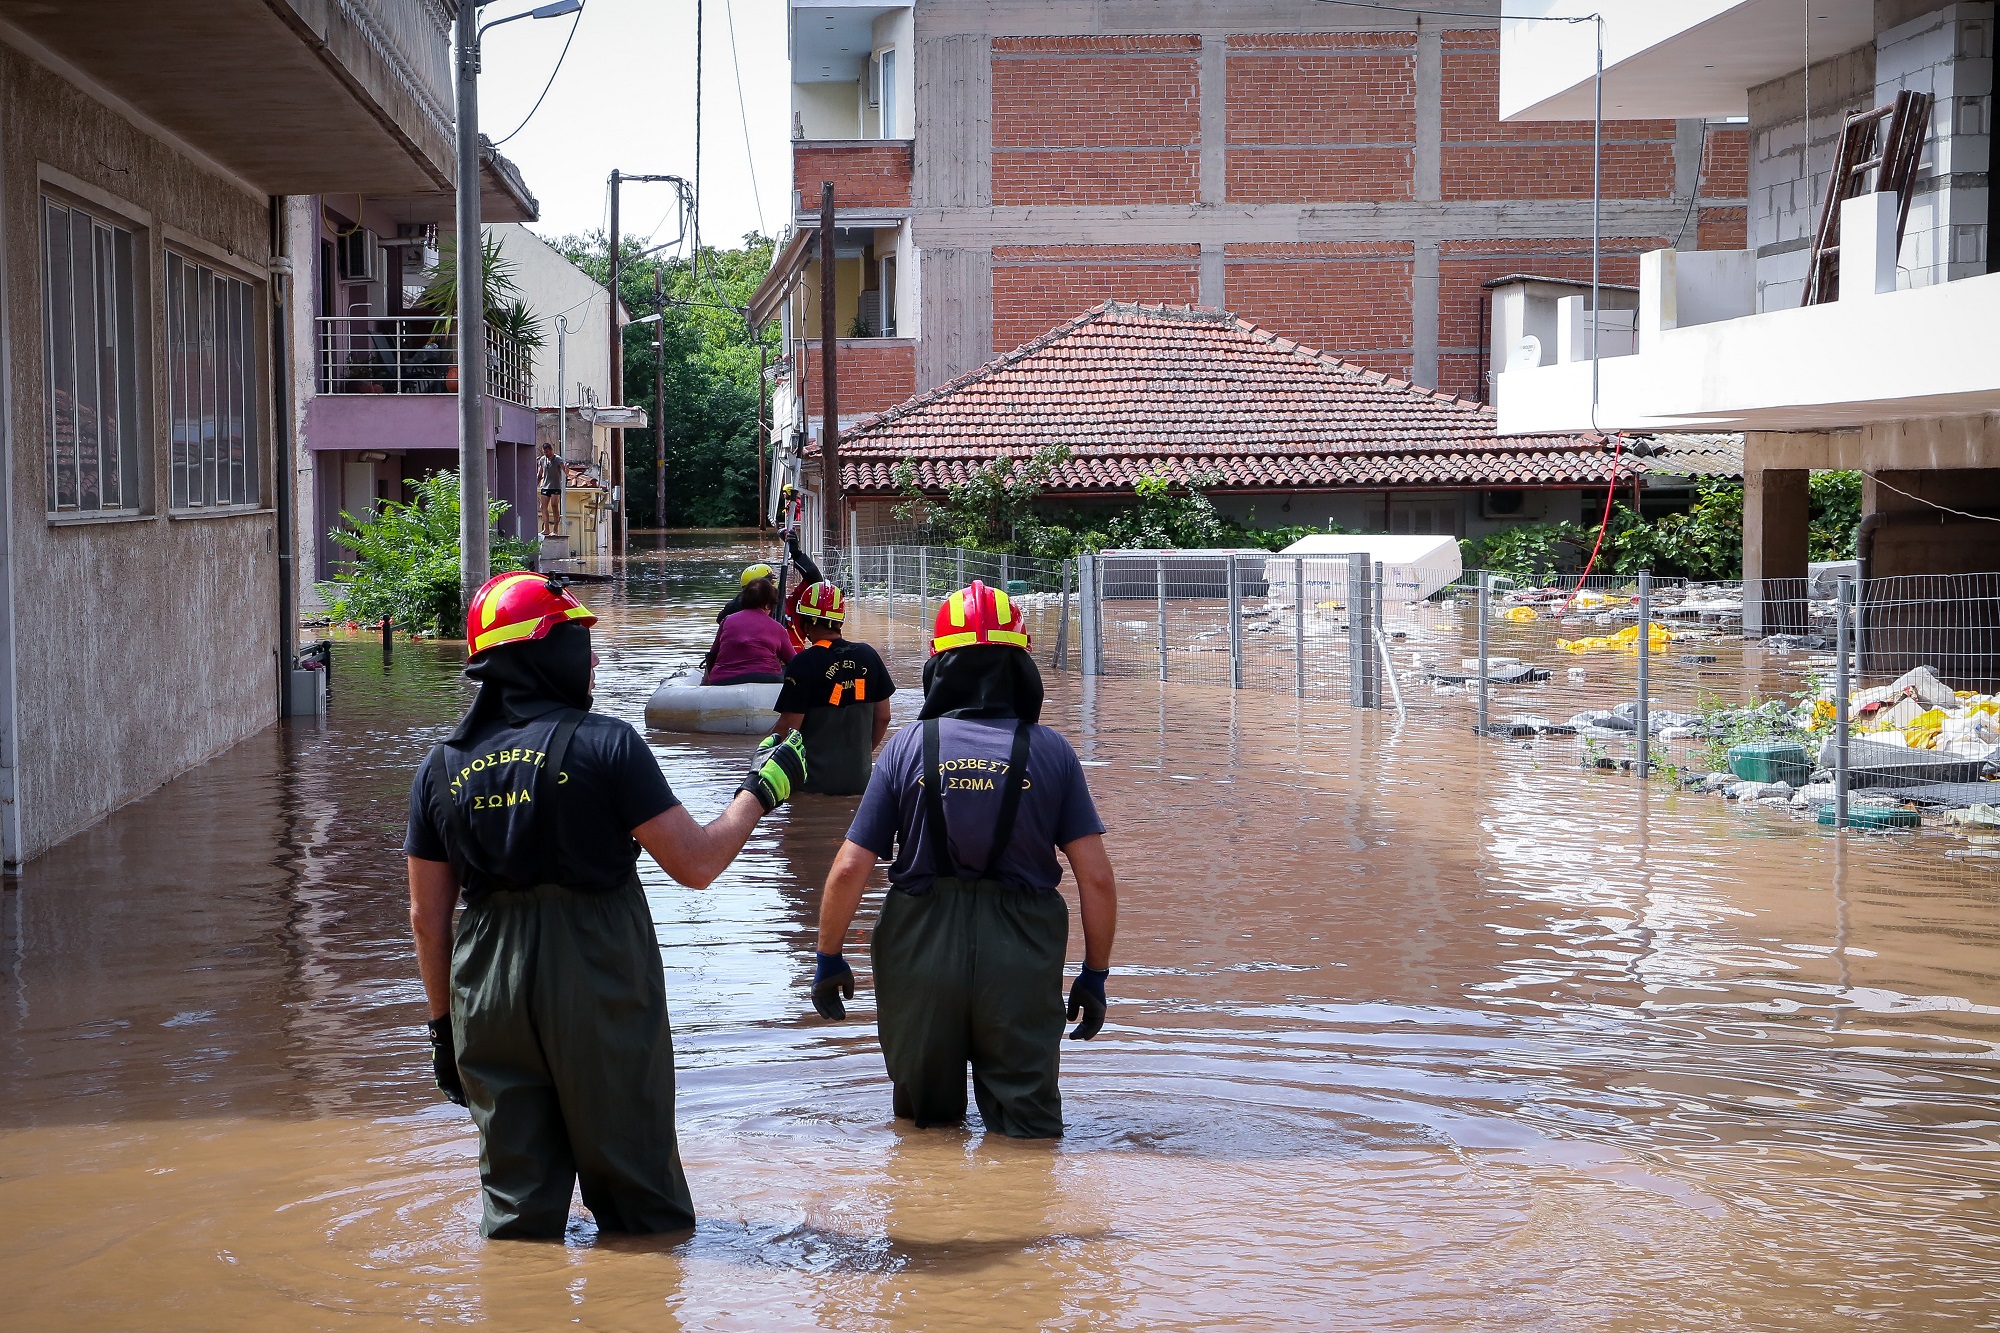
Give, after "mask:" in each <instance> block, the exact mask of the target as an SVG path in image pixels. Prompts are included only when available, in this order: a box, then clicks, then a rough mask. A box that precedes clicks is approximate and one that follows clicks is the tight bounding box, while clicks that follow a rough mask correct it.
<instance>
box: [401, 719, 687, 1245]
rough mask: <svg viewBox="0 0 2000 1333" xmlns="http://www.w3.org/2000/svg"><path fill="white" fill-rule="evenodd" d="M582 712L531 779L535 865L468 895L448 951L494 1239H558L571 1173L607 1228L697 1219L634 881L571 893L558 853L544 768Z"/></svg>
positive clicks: (654, 963) (488, 1226)
mask: <svg viewBox="0 0 2000 1333" xmlns="http://www.w3.org/2000/svg"><path fill="white" fill-rule="evenodd" d="M581 720H582V714H580V713H574V712H572V713H569V714H567V715H566V716H565V717H564V718H563V720H562V721H561V722H560V723H559V724H558V725H557V727H556V730H555V734H554V735H553V736H552V737H551V738H550V740H549V744H548V747H547V748H548V758H547V760H546V761H545V762H544V763H543V765H542V768H541V771H540V772H539V773H538V774H537V775H536V781H535V824H536V827H535V842H536V845H537V846H538V847H540V848H544V849H548V852H547V855H546V856H545V858H544V860H543V863H542V864H541V865H540V866H538V867H536V868H535V869H534V870H533V871H532V872H531V874H530V877H529V878H527V879H525V880H522V881H519V882H514V883H507V884H494V885H491V886H485V887H483V888H482V890H480V891H478V892H476V893H474V892H468V893H467V895H466V897H467V904H466V908H465V911H464V913H463V914H462V915H461V916H460V917H459V922H458V933H457V935H456V937H455V939H454V942H453V945H452V956H451V1018H452V1035H453V1037H454V1038H455V1040H456V1041H457V1044H458V1072H459V1077H460V1078H461V1079H462V1080H464V1083H465V1100H466V1102H467V1103H468V1105H469V1108H470V1110H471V1112H472V1122H473V1124H475V1125H477V1126H478V1128H479V1179H480V1183H481V1185H482V1186H483V1187H484V1193H485V1201H486V1206H485V1214H484V1216H483V1218H482V1219H481V1222H480V1231H481V1232H482V1233H484V1234H485V1235H487V1236H492V1237H496V1238H530V1237H560V1236H561V1235H562V1234H563V1232H564V1230H565V1228H566V1227H567V1226H568V1224H569V1203H570V1193H571V1191H572V1190H573V1189H574V1188H575V1187H576V1186H577V1185H578V1184H579V1183H580V1184H581V1185H582V1189H583V1203H584V1207H586V1208H588V1209H589V1210H590V1212H591V1215H592V1216H593V1217H595V1218H596V1219H597V1224H598V1226H599V1227H600V1228H601V1229H603V1230H605V1231H630V1232H670V1231H685V1230H687V1229H689V1228H691V1227H692V1226H694V1220H695V1219H694V1202H693V1200H692V1199H691V1198H690V1197H689V1195H688V1187H687V1177H686V1175H685V1174H684V1173H683V1172H682V1170H681V1159H680V1151H679V1148H678V1146H677V1145H676V1142H675V1138H674V1050H673V1033H672V1031H671V1030H670V1029H669V1027H668V1025H667V992H666V979H665V976H664V974H663V972H662V970H661V967H660V950H659V944H658V942H657V940H656V937H655V935H654V933H653V918H652V913H651V912H650V911H648V910H647V907H646V899H645V896H644V894H643V893H642V892H641V891H640V887H639V876H638V874H637V872H636V871H635V872H634V873H633V875H632V877H631V878H630V879H629V880H628V881H627V882H626V883H625V884H624V885H623V886H622V887H620V888H618V889H614V890H612V891H610V892H608V893H605V892H592V893H579V892H577V891H575V890H573V889H569V888H565V887H564V886H563V884H562V879H563V874H562V868H561V866H560V865H557V864H555V863H554V862H555V851H554V849H555V848H556V846H557V843H556V840H555V824H556V821H555V816H554V806H555V802H556V794H557V792H558V787H557V785H556V779H555V778H554V777H552V776H551V775H552V774H559V773H560V772H561V771H562V763H563V759H564V757H565V755H566V754H567V753H568V750H569V742H570V737H571V736H572V735H573V734H574V733H575V731H576V727H577V723H578V722H580V721H581ZM446 768H447V766H446V765H441V764H436V763H433V764H432V766H431V782H432V784H433V787H434V790H435V799H437V800H438V801H439V802H440V803H441V804H442V806H443V808H444V810H445V811H446V812H447V814H446V821H447V830H446V831H447V834H448V839H447V843H446V845H447V846H448V847H449V846H451V845H453V844H454V843H459V842H462V841H469V839H470V837H471V829H470V827H469V826H468V824H467V823H466V819H465V814H464V812H463V811H462V810H461V809H460V808H459V806H458V804H457V803H456V802H455V801H453V800H452V799H451V793H450V790H449V788H448V787H447V786H446V784H445V780H444V778H443V776H442V774H443V773H444V772H445V771H446ZM453 862H454V868H455V869H456V870H457V873H458V875H459V883H460V884H461V885H463V884H464V883H465V879H466V875H465V871H464V869H463V863H462V862H461V861H460V859H459V858H458V857H457V856H454V857H453Z"/></svg>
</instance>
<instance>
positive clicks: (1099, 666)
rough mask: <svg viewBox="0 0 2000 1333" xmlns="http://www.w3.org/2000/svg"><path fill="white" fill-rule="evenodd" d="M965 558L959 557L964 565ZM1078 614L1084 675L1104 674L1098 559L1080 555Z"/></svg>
mask: <svg viewBox="0 0 2000 1333" xmlns="http://www.w3.org/2000/svg"><path fill="white" fill-rule="evenodd" d="M964 559H965V556H964V554H963V552H961V553H960V555H959V560H960V563H961V564H963V562H964ZM1076 582H1077V588H1076V596H1077V614H1078V619H1079V620H1080V621H1081V622H1082V623H1081V624H1079V625H1078V627H1077V631H1078V636H1079V637H1080V638H1082V640H1083V674H1084V675H1086V676H1096V675H1101V674H1102V673H1103V667H1104V664H1103V662H1101V661H1099V660H1098V658H1099V648H1098V639H1097V616H1098V611H1099V608H1098V605H1097V557H1096V556H1094V555H1080V556H1078V557H1077V560H1076Z"/></svg>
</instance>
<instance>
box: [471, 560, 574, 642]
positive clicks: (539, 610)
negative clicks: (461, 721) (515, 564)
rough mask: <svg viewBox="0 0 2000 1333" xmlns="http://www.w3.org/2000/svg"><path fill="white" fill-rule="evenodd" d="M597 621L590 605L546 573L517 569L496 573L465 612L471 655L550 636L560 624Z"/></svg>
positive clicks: (475, 596)
mask: <svg viewBox="0 0 2000 1333" xmlns="http://www.w3.org/2000/svg"><path fill="white" fill-rule="evenodd" d="M572 622H573V623H575V624H578V625H595V624H596V623H597V617H596V616H594V615H592V614H590V608H589V607H587V606H585V605H584V604H583V603H582V602H579V601H577V600H576V598H574V597H572V596H570V595H569V590H568V589H566V588H564V587H563V586H562V585H561V584H560V583H557V582H555V581H554V580H552V579H550V578H549V576H548V575H546V574H535V573H530V572H529V571H528V570H525V569H517V570H515V571H513V572H512V573H510V574H495V575H494V576H493V577H492V578H490V579H488V580H487V581H486V586H485V587H483V588H481V589H480V590H479V591H478V592H477V593H476V594H474V596H473V598H472V605H471V606H470V607H469V608H467V610H466V612H465V642H466V644H467V646H468V648H469V652H468V653H467V656H469V657H477V656H479V654H481V653H483V652H485V651H486V650H487V649H488V648H496V647H498V646H499V645H501V644H503V643H525V642H528V641H530V640H533V639H540V638H543V637H545V636H547V634H548V632H549V631H550V630H552V629H554V628H555V627H556V626H557V625H562V624H569V623H572Z"/></svg>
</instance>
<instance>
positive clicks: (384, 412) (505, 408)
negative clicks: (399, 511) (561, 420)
mask: <svg viewBox="0 0 2000 1333" xmlns="http://www.w3.org/2000/svg"><path fill="white" fill-rule="evenodd" d="M486 419H487V421H488V423H489V424H490V428H491V430H492V434H491V436H489V438H490V439H492V440H494V441H495V442H504V443H508V444H526V445H533V444H534V442H535V414H534V411H533V410H532V409H530V408H526V407H522V406H520V405H519V404H517V403H508V402H502V401H500V400H498V399H494V398H489V399H487V400H486ZM306 446H307V447H308V448H310V449H312V450H313V451H315V452H319V451H322V450H332V449H387V450H403V449H456V448H458V399H457V397H456V396H455V395H452V394H418V393H411V394H389V393H350V394H321V395H319V396H318V397H316V398H314V399H313V400H312V401H311V402H309V403H307V404H306Z"/></svg>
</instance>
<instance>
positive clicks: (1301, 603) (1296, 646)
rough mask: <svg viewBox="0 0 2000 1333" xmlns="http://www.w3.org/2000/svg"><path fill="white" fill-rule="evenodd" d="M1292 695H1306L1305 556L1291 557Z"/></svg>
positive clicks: (1300, 696) (1297, 696) (1295, 696)
mask: <svg viewBox="0 0 2000 1333" xmlns="http://www.w3.org/2000/svg"><path fill="white" fill-rule="evenodd" d="M1292 566H1293V569H1292V573H1293V575H1294V578H1295V582H1294V584H1293V589H1292V697H1293V698H1296V699H1303V698H1305V697H1306V558H1305V557H1304V556H1302V555H1298V556H1293V557H1292Z"/></svg>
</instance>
